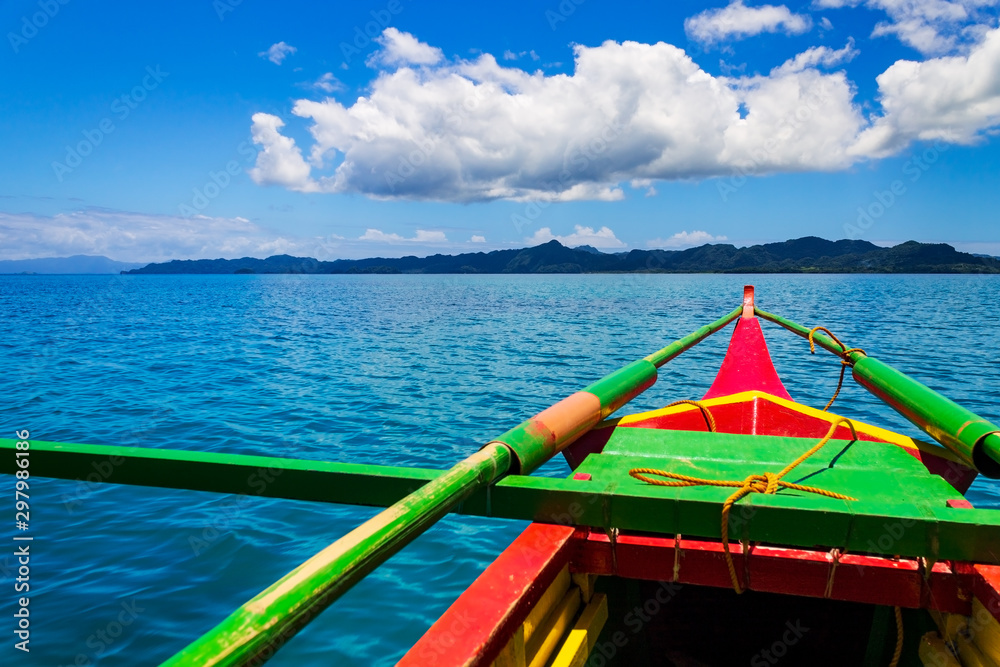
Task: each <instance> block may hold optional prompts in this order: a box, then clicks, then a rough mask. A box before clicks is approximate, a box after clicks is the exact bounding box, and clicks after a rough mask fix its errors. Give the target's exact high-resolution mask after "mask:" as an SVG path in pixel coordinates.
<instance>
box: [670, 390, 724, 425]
mask: <svg viewBox="0 0 1000 667" xmlns="http://www.w3.org/2000/svg"><path fill="white" fill-rule="evenodd" d="M685 404H686V405H693V406H694V407H696V408H698V409H699V410H701V414H702V416H703V417H704V418H705V425H706V426H708V430H709V431H711V432H712V433H715V430H716V429H715V417H713V416H712V413H711V412H709V410H708V408H707V407H705V405H704V404H703V403H702V402H701V401H692V400H689V399H686V398H685V399H682V400H679V401H674V402H673V403H671V404H670V405H668V406H667V407H668V408H672V407H674V406H675V405H685Z"/></svg>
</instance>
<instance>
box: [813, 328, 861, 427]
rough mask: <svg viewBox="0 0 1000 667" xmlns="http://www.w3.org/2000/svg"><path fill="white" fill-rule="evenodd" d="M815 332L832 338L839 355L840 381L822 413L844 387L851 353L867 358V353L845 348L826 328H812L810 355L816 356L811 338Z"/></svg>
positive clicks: (814, 344) (858, 349) (857, 349)
mask: <svg viewBox="0 0 1000 667" xmlns="http://www.w3.org/2000/svg"><path fill="white" fill-rule="evenodd" d="M817 331H825V332H826V335H828V336H829V337H830V338H832V339H833V342H835V343H836V344H837V345H839V346H840V353H839V355H838V356H839V357H840V379H839V380H837V391H835V392H833V397H832V398H831V399H830V402H829V403H827V404H826V407H825V408H823V412H826V411H827V410H829V409H830V406H831V405H833V402H834V401H835V400H837V396H838V395H839V394H840V389H841V387H843V386H844V372H845V371H846V370H847V367H848V366H850V365H851V352H860V353H861V354H863V355H865V356H866V357H867V356H868V353H867V352H865V351H864V350H862V349H861V348H860V347H847V346H846V345H844V344H843V343H841V342H840V339H839V338H837V337H836V336H835V335H834V334H833V332H832V331H830V330H829V329H827V328H826V327H813V328H812V329H810V330H809V353H810V354H816V342H815V341H813V336H815V335H816V332H817Z"/></svg>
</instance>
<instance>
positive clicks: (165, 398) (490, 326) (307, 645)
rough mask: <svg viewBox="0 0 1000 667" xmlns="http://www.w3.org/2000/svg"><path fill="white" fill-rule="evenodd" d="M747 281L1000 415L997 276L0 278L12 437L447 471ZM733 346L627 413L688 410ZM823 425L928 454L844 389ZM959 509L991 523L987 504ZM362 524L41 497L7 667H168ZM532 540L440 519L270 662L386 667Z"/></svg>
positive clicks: (234, 504) (826, 388)
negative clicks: (163, 666)
mask: <svg viewBox="0 0 1000 667" xmlns="http://www.w3.org/2000/svg"><path fill="white" fill-rule="evenodd" d="M745 282H752V283H754V284H756V286H757V302H758V305H760V306H761V307H762V308H764V309H766V310H770V311H771V312H776V313H779V314H782V315H785V316H787V317H791V318H793V319H795V320H797V321H799V322H801V323H803V324H807V325H819V324H823V325H825V326H827V327H829V328H830V329H832V330H833V331H834V332H835V333H837V334H838V335H840V336H841V337H842V338H843V339H844V340H845V341H846V342H848V343H849V344H851V345H857V346H860V347H864V348H865V349H866V350H867V351H868V352H869V353H870V354H872V355H873V356H877V357H878V358H880V359H882V360H883V361H886V362H888V363H890V364H893V365H895V366H896V367H897V368H899V369H901V370H903V371H904V372H907V373H910V374H911V375H913V376H914V377H916V378H918V379H920V380H921V381H923V382H924V383H925V384H927V385H929V386H931V387H932V388H934V389H937V390H939V391H942V392H943V393H945V394H946V395H948V396H950V397H951V398H953V399H955V400H957V401H958V402H960V403H962V404H963V405H965V406H967V407H968V408H970V409H972V410H974V411H976V412H979V413H980V414H982V415H983V416H985V417H987V418H990V419H993V420H1000V355H998V354H997V351H996V346H995V344H994V341H995V333H994V323H995V321H996V318H997V306H998V305H1000V277H997V276H828V275H822V276H798V275H794V276H774V275H761V276H715V275H696V276H676V275H553V276H407V275H402V276H400V275H396V276H252V275H251V276H0V314H2V316H3V323H4V335H3V336H2V337H0V376H2V377H3V383H2V384H0V405H2V407H3V417H4V418H3V420H2V421H3V427H4V429H5V430H6V431H7V432H6V433H3V437H14V436H13V433H14V430H15V429H28V430H30V432H31V438H32V439H33V440H50V441H60V442H80V443H94V444H107V445H129V446H141V447H159V448H178V449H192V450H200V451H209V452H230V453H241V454H260V455H269V456H283V457H295V458H304V459H317V460H331V461H347V462H358V463H377V464H388V465H412V466H422V467H429V468H441V469H444V468H447V467H448V466H449V465H451V464H452V463H453V462H455V461H457V460H459V459H461V458H462V457H464V456H466V455H468V454H469V453H471V452H473V451H475V450H476V449H477V448H478V447H479V446H480V445H481V444H482V443H484V442H486V441H487V440H489V439H490V438H491V437H492V436H494V435H497V434H499V433H501V432H503V431H505V430H506V429H507V428H509V427H510V426H512V425H514V424H516V423H518V422H519V421H521V420H522V419H524V418H526V417H528V416H530V415H532V414H534V413H536V412H537V411H539V410H541V409H543V408H545V407H546V406H548V405H550V404H551V403H553V402H555V401H556V400H558V399H560V398H562V397H563V396H566V395H567V394H569V393H571V392H573V391H575V390H577V389H579V388H581V387H583V386H585V385H586V384H588V383H590V382H591V381H593V380H595V379H597V378H599V377H601V376H603V375H604V374H606V373H608V372H610V371H612V370H614V369H616V368H618V367H620V366H622V365H624V364H625V363H628V362H630V361H633V360H635V359H637V358H640V357H643V356H645V355H646V354H649V353H650V352H652V351H654V350H656V349H659V348H660V347H662V346H663V345H665V344H667V343H669V342H670V341H673V340H675V339H676V338H678V337H680V336H683V335H685V334H687V333H689V332H690V331H692V330H694V329H695V328H697V327H699V326H701V325H702V324H705V323H707V322H709V321H711V320H714V319H716V318H717V317H720V316H721V315H723V314H724V313H726V312H728V311H729V310H732V308H734V307H735V306H736V305H738V304H739V302H740V299H741V295H742V286H743V284H744V283H745ZM764 332H765V336H766V337H767V340H768V343H769V345H770V348H771V352H772V356H773V358H774V362H775V365H776V367H777V369H778V372H779V373H780V374H781V375H782V377H783V379H784V381H785V384H786V385H787V387H788V388H789V391H790V392H791V394H792V396H793V397H794V398H795V399H797V400H799V401H801V402H803V403H806V404H809V405H813V406H817V407H822V406H823V405H824V404H825V402H826V400H827V399H828V398H829V396H830V395H831V393H832V391H833V389H834V387H835V385H836V378H837V373H838V371H839V366H838V363H837V361H836V359H835V358H834V357H832V356H831V355H829V354H817V355H815V356H810V355H809V353H808V345H807V343H806V342H805V341H804V340H802V339H801V338H798V337H797V336H794V335H792V334H790V333H788V332H786V331H784V330H783V329H780V328H778V327H777V326H775V325H771V324H769V323H766V322H765V323H764ZM727 339H728V334H727V332H720V333H719V334H717V335H715V336H713V337H711V338H709V339H708V340H707V341H706V342H704V343H702V344H701V345H699V346H697V347H695V348H694V349H693V350H691V351H690V352H688V353H687V354H685V355H682V356H681V357H679V358H678V359H676V360H674V361H673V362H671V363H670V364H668V365H667V366H665V367H664V368H663V369H661V371H660V379H659V381H658V382H657V384H656V385H654V386H653V387H652V388H651V389H649V390H648V391H647V392H646V393H645V394H643V395H641V396H640V397H639V398H637V399H636V400H635V401H633V403H632V404H630V406H628V407H627V408H625V410H624V411H623V412H627V411H638V410H642V409H653V408H657V407H662V406H663V405H665V404H666V403H669V402H671V401H673V400H676V399H680V398H698V397H700V396H701V395H702V394H703V393H704V391H705V390H706V389H707V388H708V386H709V384H710V383H711V380H712V378H713V376H714V373H715V371H716V369H717V368H718V365H719V363H720V362H721V360H722V356H723V354H724V352H725V346H726V342H727ZM836 410H837V411H838V412H840V413H842V414H846V415H849V416H852V417H856V418H858V419H862V420H865V421H869V422H872V423H875V424H878V425H881V426H885V427H888V428H894V429H896V430H900V431H902V432H904V433H908V434H910V435H914V436H917V435H918V433H917V432H916V431H915V429H913V428H912V427H910V426H909V424H908V422H906V421H905V420H904V419H902V418H901V417H900V416H898V415H897V414H896V413H895V412H893V411H892V410H891V409H889V408H886V407H885V406H883V405H882V404H881V403H879V402H878V401H877V400H876V399H875V398H873V397H872V396H870V395H868V394H867V393H866V392H865V391H864V390H863V389H861V388H860V387H858V386H856V385H854V384H853V383H851V382H848V383H847V387H846V389H845V390H844V392H843V393H842V394H841V397H840V398H839V399H838V402H837V404H836ZM567 472H568V468H567V467H566V465H565V464H564V463H563V462H562V460H561V458H560V459H559V460H557V461H553V462H550V463H549V464H547V465H546V466H545V467H544V468H543V469H542V470H541V471H540V472H539V473H537V474H548V475H559V476H562V475H565V474H567ZM0 484H2V488H3V489H5V491H4V492H3V493H0V497H2V498H7V499H8V500H7V501H0V503H2V502H8V503H9V516H8V519H9V522H8V525H5V526H4V528H3V530H2V531H0V540H2V543H4V544H7V545H12V544H13V542H12V541H11V537H12V536H13V535H14V532H15V531H14V529H13V519H14V517H13V514H14V507H13V504H14V501H13V478H12V477H9V476H6V477H2V478H0ZM969 498H970V500H972V502H973V503H974V504H975V505H977V506H983V507H987V506H989V507H1000V486H998V485H997V484H996V483H994V482H990V481H988V480H978V481H977V482H976V484H975V485H974V487H973V489H972V490H971V491H970V494H969ZM373 513H374V510H371V509H363V508H353V507H344V506H334V505H325V504H318V503H306V502H294V501H284V500H271V499H261V498H255V497H252V496H242V497H236V496H220V495H217V494H211V493H198V492H190V491H171V490H161V489H148V488H140V487H116V486H113V485H104V486H99V487H89V486H86V485H81V484H80V483H78V482H68V481H58V480H44V479H39V478H33V479H32V480H31V531H30V532H31V534H32V535H33V536H34V537H35V541H34V542H33V543H32V547H31V549H32V560H31V568H32V569H31V593H30V596H31V606H30V610H31V627H32V635H31V643H30V647H31V652H30V654H21V653H20V652H17V651H15V650H14V648H13V643H14V639H13V635H12V634H11V630H12V629H13V623H12V620H11V614H12V612H13V610H14V605H15V604H16V603H15V600H16V597H17V595H15V593H14V591H13V577H14V575H13V574H12V573H10V572H9V571H5V568H9V566H10V564H11V562H12V560H13V559H12V556H11V555H10V554H9V553H8V552H11V553H12V552H13V547H3V550H2V551H0V574H2V579H3V580H4V582H7V583H2V584H0V591H5V593H4V594H2V595H0V617H3V618H5V619H7V620H6V621H2V622H0V636H4V637H7V639H6V640H5V642H4V645H3V646H2V647H0V664H18V665H21V664H23V665H47V666H48V665H101V666H102V667H103V666H111V665H130V666H132V665H147V664H148V665H155V664H158V663H159V662H161V661H162V660H164V659H166V658H168V657H169V656H171V655H172V654H173V653H175V652H176V651H178V650H180V649H181V648H183V647H184V646H185V645H187V644H188V643H189V642H190V641H191V640H193V639H194V638H196V637H197V636H199V635H200V634H201V633H203V632H204V631H206V630H208V629H209V628H211V627H213V626H214V625H215V624H216V623H218V622H219V621H220V620H222V619H223V618H224V617H225V616H227V615H228V614H229V613H230V612H231V611H232V610H233V609H235V608H236V607H237V606H239V605H240V604H242V603H243V602H245V601H246V600H248V599H249V598H251V597H252V596H254V595H256V594H257V593H258V592H260V591H261V590H262V589H264V588H265V587H266V586H268V585H269V584H270V583H272V582H273V581H275V580H277V579H278V578H279V577H281V576H282V575H284V574H285V573H286V572H288V571H289V570H291V569H292V568H293V567H295V566H296V565H298V564H299V563H301V562H302V561H304V560H305V559H307V558H308V557H309V556H311V555H312V554H313V553H315V552H316V551H318V550H320V549H321V548H323V547H324V546H326V545H327V544H329V543H330V542H332V541H334V540H335V539H336V538H338V537H339V536H341V535H343V534H344V533H346V532H348V531H349V530H350V529H351V528H353V527H354V526H356V525H357V524H358V523H360V522H361V521H363V520H364V519H366V518H368V517H369V516H371V515H372V514H373ZM524 525H525V524H523V523H521V522H513V521H496V520H485V519H475V518H464V517H449V518H447V519H445V520H444V521H442V522H441V523H440V524H438V525H437V526H435V527H434V528H432V529H431V530H430V531H428V532H427V533H426V534H424V535H423V536H422V537H420V538H419V539H418V540H417V541H416V542H415V543H413V544H412V545H410V546H409V547H407V548H406V549H404V550H403V551H402V552H401V553H399V554H398V555H396V556H395V557H394V558H392V559H391V560H390V561H389V562H388V563H387V564H386V565H385V566H383V567H382V568H380V569H379V570H377V571H376V572H375V573H374V574H373V575H371V576H369V577H368V579H366V580H365V581H364V582H362V583H361V584H359V585H358V586H356V587H355V588H354V589H353V590H352V591H350V592H349V593H348V594H347V595H345V596H344V597H343V598H341V600H339V601H338V602H337V603H335V604H334V605H333V606H332V607H330V608H329V609H328V610H327V611H326V612H325V613H324V614H322V615H321V616H320V617H319V618H318V619H317V620H316V621H314V622H313V623H312V624H311V625H310V626H309V627H308V628H307V629H306V630H305V631H303V632H302V633H300V634H299V635H298V636H297V637H296V638H294V639H293V640H292V641H290V642H289V643H288V644H287V645H286V647H285V648H283V649H282V650H281V651H280V652H279V653H278V654H277V657H276V658H275V659H274V660H273V661H272V662H271V663H269V664H273V665H280V666H290V665H366V666H367V665H391V664H393V663H394V662H395V661H396V660H397V659H398V658H399V657H400V656H401V655H402V654H403V653H404V652H405V651H406V649H407V648H408V647H409V646H410V645H412V644H413V642H415V641H416V640H417V639H418V638H419V637H420V635H421V634H422V633H423V632H424V631H425V630H426V628H427V627H429V626H430V624H431V623H432V622H433V621H434V619H435V618H437V616H438V615H440V614H441V613H442V612H443V611H444V610H445V609H446V608H447V607H448V605H449V604H450V603H451V602H452V601H453V600H454V599H455V598H456V597H457V596H458V595H459V594H460V593H461V591H462V590H463V589H464V588H465V587H466V586H467V585H468V584H469V583H470V582H471V581H473V580H474V579H475V577H476V576H477V575H478V574H479V573H480V572H481V571H482V569H483V568H484V567H485V566H486V565H487V564H488V563H489V562H490V561H491V560H492V559H493V558H495V557H496V555H497V554H499V553H500V552H501V551H502V550H503V548H504V547H505V546H506V545H507V544H508V543H509V542H510V541H511V540H512V539H513V538H514V537H516V535H517V534H518V533H519V532H520V531H521V530H522V529H523V527H524ZM5 559H6V560H5Z"/></svg>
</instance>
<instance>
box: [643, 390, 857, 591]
mask: <svg viewBox="0 0 1000 667" xmlns="http://www.w3.org/2000/svg"><path fill="white" fill-rule="evenodd" d="M698 407H700V408H701V409H702V411H703V412H707V408H705V407H704V406H698ZM841 424H846V425H847V426H848V428H850V429H851V436H852V437H853V438H854V440H857V439H858V433H857V431H856V430H855V429H854V423H853V422H852V421H851V420H850V419H847V418H846V417H841V418H840V419H838V420H837V421H835V422H833V423H832V424H830V429H829V430H828V431H827V433H826V435H825V436H823V438H822V439H821V440H820V441H819V442H818V443H816V444H815V445H813V446H812V448H810V449H809V450H808V451H806V452H805V453H803V454H802V455H801V456H799V457H798V458H797V459H795V460H794V461H792V462H791V463H789V464H788V465H787V466H785V467H784V468H782V470H781V471H780V472H778V473H771V472H765V473H763V474H760V475H749V476H748V477H747V478H746V479H744V480H743V481H736V480H723V479H702V478H700V477H691V476H690V475H681V474H679V473H673V472H668V471H666V470H657V469H655V468H633V469H631V470H629V473H628V474H629V475H630V476H631V477H634V478H635V479H638V480H639V481H642V482H646V483H647V484H653V485H656V486H675V487H676V486H722V487H733V488H735V489H736V491H735V492H733V494H732V495H731V496H729V497H728V498H727V499H726V502H724V503H723V505H722V548H723V551H724V552H725V555H726V566H727V567H728V568H729V578H730V579H731V580H732V582H733V590H735V591H736V592H737V593H742V592H743V590H744V589H743V586H742V584H741V583H740V580H739V577H738V576H737V575H736V565H735V564H734V563H733V556H732V553H731V552H730V550H729V512H730V510H731V509H732V507H733V505H735V504H736V503H737V502H739V501H740V500H741V499H742V498H744V497H746V496H748V495H750V494H751V493H763V494H773V493H776V492H777V491H778V489H792V490H794V491H803V492H806V493H815V494H817V495H820V496H826V497H827V498H836V499H838V500H857V498H852V497H851V496H846V495H844V494H841V493H835V492H833V491H827V490H825V489H818V488H816V487H814V486H803V485H802V484H794V483H792V482H785V481H782V479H781V478H782V477H784V476H785V475H787V474H788V473H790V472H791V471H792V470H794V469H795V468H796V467H797V466H798V465H799V464H800V463H802V462H803V461H805V460H806V459H808V458H809V457H810V456H812V455H813V454H815V453H816V452H818V451H819V450H820V449H822V448H823V446H824V445H825V444H826V443H828V442H829V441H830V439H831V438H833V435H834V433H836V431H837V427H838V426H840V425H841ZM647 475H655V476H657V477H667V478H669V479H671V480H674V481H665V480H662V479H653V478H651V477H648V476H647Z"/></svg>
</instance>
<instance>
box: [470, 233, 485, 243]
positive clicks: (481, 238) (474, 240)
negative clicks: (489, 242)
mask: <svg viewBox="0 0 1000 667" xmlns="http://www.w3.org/2000/svg"><path fill="white" fill-rule="evenodd" d="M469 243H486V237H485V236H482V235H480V234H474V235H473V236H472V238H470V239H469Z"/></svg>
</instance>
